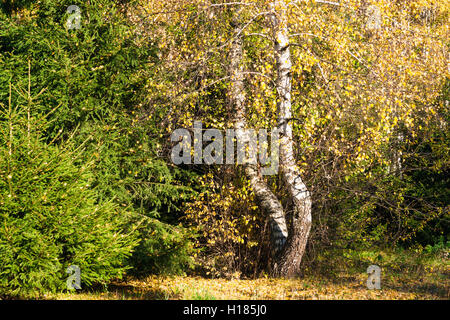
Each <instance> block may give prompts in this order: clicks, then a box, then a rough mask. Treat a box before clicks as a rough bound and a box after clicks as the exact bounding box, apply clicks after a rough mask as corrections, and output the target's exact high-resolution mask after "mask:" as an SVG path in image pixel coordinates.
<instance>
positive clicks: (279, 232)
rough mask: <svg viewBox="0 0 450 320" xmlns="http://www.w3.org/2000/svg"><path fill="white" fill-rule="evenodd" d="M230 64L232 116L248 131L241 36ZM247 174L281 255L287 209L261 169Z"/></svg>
mask: <svg viewBox="0 0 450 320" xmlns="http://www.w3.org/2000/svg"><path fill="white" fill-rule="evenodd" d="M238 18H239V10H238V12H237V13H235V19H234V20H233V27H234V30H235V34H238V33H239V30H240V28H239V27H240V24H239V23H238V21H237V19H238ZM230 62H231V63H230V76H231V90H230V93H229V98H230V103H231V106H232V109H231V110H230V113H231V114H232V117H233V122H234V126H235V128H236V129H245V128H246V126H247V121H246V118H245V100H246V99H245V90H244V74H243V67H242V65H241V63H242V38H241V36H237V37H236V38H235V39H234V41H233V43H232V48H231V53H230ZM236 138H238V139H241V141H247V140H248V136H246V135H245V134H244V133H243V131H241V130H236ZM244 170H245V174H246V176H247V177H248V178H249V179H250V182H251V186H252V188H253V191H254V192H255V195H256V200H257V201H258V204H259V206H260V207H261V208H262V209H263V210H264V212H265V213H266V214H267V215H268V217H269V218H270V224H271V239H272V245H273V249H274V251H275V253H279V252H280V251H281V250H282V249H283V247H284V245H285V243H286V239H287V235H288V234H287V226H286V220H285V216H284V212H283V207H282V206H281V204H280V202H279V201H278V199H277V197H276V196H275V195H274V194H273V192H272V191H271V190H270V188H269V187H268V186H267V184H266V183H265V181H264V180H263V178H262V176H261V175H260V173H259V172H258V167H257V165H255V164H250V163H245V164H244Z"/></svg>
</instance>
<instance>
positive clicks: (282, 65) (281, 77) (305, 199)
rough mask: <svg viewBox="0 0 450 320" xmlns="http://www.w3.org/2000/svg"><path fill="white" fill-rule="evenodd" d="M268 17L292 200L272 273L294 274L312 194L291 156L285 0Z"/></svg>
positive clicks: (302, 248) (304, 239)
mask: <svg viewBox="0 0 450 320" xmlns="http://www.w3.org/2000/svg"><path fill="white" fill-rule="evenodd" d="M270 18H271V21H272V26H273V36H274V40H275V46H274V50H275V58H276V65H277V80H276V86H277V91H278V95H279V98H278V99H279V101H278V120H279V125H280V136H281V141H280V169H281V175H282V179H283V182H284V183H285V185H286V188H287V191H288V194H289V196H290V198H291V199H290V200H291V207H292V209H291V212H292V215H291V217H290V219H291V220H290V223H289V237H288V240H287V244H286V246H285V248H284V250H283V252H282V253H281V255H280V257H279V261H278V262H277V265H276V266H275V268H274V273H275V275H278V276H284V277H290V276H294V275H295V274H296V273H297V272H298V269H299V266H300V263H301V259H302V257H303V253H304V251H305V247H306V242H307V240H308V236H309V232H310V229H311V220H312V219H311V196H310V193H309V191H308V189H307V187H306V185H305V184H304V182H303V180H302V178H301V177H300V174H299V169H298V167H297V164H296V160H295V157H294V142H293V138H292V126H291V124H290V120H291V118H292V106H291V81H292V79H291V78H292V76H291V69H292V62H291V54H290V49H289V34H288V28H287V8H286V4H285V3H284V1H278V0H277V1H274V2H273V3H272V13H271V16H270Z"/></svg>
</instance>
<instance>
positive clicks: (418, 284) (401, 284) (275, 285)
mask: <svg viewBox="0 0 450 320" xmlns="http://www.w3.org/2000/svg"><path fill="white" fill-rule="evenodd" d="M366 280H367V275H365V274H360V275H356V276H347V277H345V276H344V277H340V278H338V279H334V280H329V279H325V278H316V277H314V278H313V277H311V278H306V279H298V280H280V279H266V278H263V279H257V280H239V279H234V280H227V279H205V278H199V277H149V278H147V279H145V280H128V281H126V282H122V283H116V284H114V285H112V286H110V288H109V290H108V291H105V292H96V293H77V294H69V293H66V294H59V295H56V296H48V297H47V298H50V299H113V300H114V299H189V300H213V299H231V300H233V299H250V300H252V299H255V300H260V299H262V300H265V299H268V300H271V299H275V300H281V299H282V300H290V299H294V300H295V299H300V300H302V299H312V300H314V299H357V300H359V299H395V300H397V299H449V283H448V277H447V279H446V280H444V282H442V283H439V281H438V280H437V279H434V280H435V281H430V279H425V278H419V279H408V281H407V282H405V281H404V280H403V281H402V279H398V278H392V279H382V288H381V290H368V289H367V287H366ZM427 280H428V281H427Z"/></svg>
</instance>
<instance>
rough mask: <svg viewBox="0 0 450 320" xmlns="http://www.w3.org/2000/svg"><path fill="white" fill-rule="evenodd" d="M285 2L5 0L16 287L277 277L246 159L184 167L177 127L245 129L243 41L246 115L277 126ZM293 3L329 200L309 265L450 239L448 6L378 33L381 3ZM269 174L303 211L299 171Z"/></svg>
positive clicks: (303, 148)
mask: <svg viewBox="0 0 450 320" xmlns="http://www.w3.org/2000/svg"><path fill="white" fill-rule="evenodd" d="M272 2H273V1H242V2H237V3H235V2H232V1H203V0H202V1H200V0H165V1H156V0H152V1H109V0H91V1H72V0H70V1H66V0H60V1H51V0H41V1H3V2H2V4H1V10H0V134H1V135H0V295H3V294H8V295H17V294H18V295H22V294H28V293H43V292H46V291H48V290H52V291H60V290H64V289H65V279H66V278H67V274H65V270H66V268H67V267H68V266H69V265H78V266H79V267H80V269H81V272H82V286H84V287H86V286H90V285H93V284H99V283H101V284H108V283H110V282H111V280H112V279H116V278H120V277H122V276H123V275H124V274H126V273H127V272H128V274H133V275H136V276H145V275H148V274H150V273H152V274H159V273H164V274H168V273H183V272H186V271H188V270H190V268H192V267H195V266H196V267H197V269H196V270H197V271H200V272H201V273H202V274H206V275H210V276H227V277H237V276H239V275H241V274H242V275H245V276H249V277H257V276H260V275H262V274H266V273H268V272H270V266H271V259H272V258H273V257H272V255H271V252H270V243H269V242H270V241H269V229H270V226H269V222H268V217H267V216H265V215H264V214H263V211H262V210H261V208H259V206H258V203H257V201H256V199H255V195H254V193H253V189H252V185H251V184H250V182H249V181H248V180H247V179H246V178H245V176H244V174H243V170H242V168H241V167H239V166H232V165H224V166H217V165H211V166H206V165H205V166H200V165H182V166H175V165H173V164H172V162H171V160H170V150H171V147H172V145H173V144H172V142H171V140H170V134H171V133H172V132H173V130H175V129H177V128H192V125H193V122H194V121H195V120H201V121H202V122H203V126H204V128H217V129H221V130H225V129H227V128H231V127H232V126H233V123H232V120H231V114H230V110H231V109H230V106H229V104H230V101H229V94H230V77H229V73H228V72H229V51H230V46H231V43H232V40H233V39H235V38H236V37H238V36H239V37H242V39H243V48H244V57H243V61H242V63H241V64H242V68H243V70H244V74H245V91H246V92H245V93H246V96H247V100H248V101H247V105H246V112H247V122H248V124H249V125H250V126H251V127H252V128H267V129H268V130H270V129H271V128H273V127H275V126H277V118H276V113H277V110H276V108H277V100H278V99H279V92H277V89H276V86H275V84H274V83H275V79H276V76H277V74H276V64H275V59H274V55H275V53H274V50H273V45H274V43H273V42H274V41H273V38H272V36H273V35H272V34H271V26H270V21H268V20H269V19H267V17H266V15H267V12H268V11H270V10H271V9H270V5H271V3H272ZM285 2H286V3H288V8H289V10H288V14H287V16H288V22H289V34H290V39H291V44H290V49H291V55H292V58H291V59H292V65H293V66H292V108H293V117H292V119H290V121H291V122H292V127H293V135H294V144H295V157H296V161H297V165H298V167H299V168H300V174H301V175H302V177H303V178H304V180H305V182H306V185H307V186H308V188H309V189H310V191H311V194H312V203H313V210H312V212H313V218H312V220H313V226H312V233H311V235H310V239H309V241H308V248H307V251H306V257H305V259H304V262H303V266H304V269H305V270H306V269H307V268H308V267H311V266H312V267H317V266H318V265H321V264H323V263H324V260H326V259H329V258H330V255H333V256H342V257H346V256H351V255H353V254H354V252H355V250H356V251H357V250H367V249H369V248H373V247H391V246H397V247H404V248H414V249H415V250H418V251H424V250H425V251H428V252H430V253H431V252H438V251H442V250H448V245H449V241H450V239H449V238H448V235H449V194H450V192H449V185H450V183H449V176H450V172H449V145H450V143H449V130H448V119H449V89H450V80H449V69H448V52H447V51H448V22H447V21H448V13H449V9H450V7H449V3H448V1H442V2H439V3H433V2H432V1H428V0H414V1H409V2H408V4H404V3H403V2H401V1H394V0H383V1H377V2H376V3H375V2H374V4H376V5H377V8H378V9H377V10H378V11H377V12H378V13H379V18H380V21H379V25H378V26H376V27H373V25H370V24H369V23H368V19H369V20H370V19H373V17H374V16H373V15H372V16H370V17H368V16H367V14H366V13H367V12H369V11H367V10H368V8H369V5H370V3H371V1H363V0H348V1H342V5H336V3H335V2H332V4H330V3H328V4H327V3H323V2H322V1H317V2H316V1H285ZM325 2H326V1H325ZM369 2H370V3H369ZM333 3H334V4H333ZM70 5H76V6H78V7H79V8H80V10H81V16H80V17H81V21H80V28H75V29H68V27H67V25H66V23H67V21H68V20H69V19H70V18H71V16H72V15H73V13H69V12H67V8H68V7H69V6H70ZM238 7H240V11H239V15H238V19H237V20H239V22H240V23H242V25H243V26H244V28H243V29H242V30H241V32H240V33H239V34H235V33H233V32H234V23H235V22H236V17H235V15H236V12H237V8H238ZM372 11H373V10H372ZM233 19H234V20H233ZM377 23H378V22H377ZM265 181H266V182H267V184H268V185H269V187H270V188H271V189H272V190H273V192H274V193H275V194H276V195H277V196H278V198H280V199H282V201H281V202H282V204H283V205H284V206H286V203H287V201H288V199H287V195H286V194H285V192H284V191H283V189H282V188H281V187H280V184H279V182H280V177H278V176H270V177H265ZM446 248H447V249H446Z"/></svg>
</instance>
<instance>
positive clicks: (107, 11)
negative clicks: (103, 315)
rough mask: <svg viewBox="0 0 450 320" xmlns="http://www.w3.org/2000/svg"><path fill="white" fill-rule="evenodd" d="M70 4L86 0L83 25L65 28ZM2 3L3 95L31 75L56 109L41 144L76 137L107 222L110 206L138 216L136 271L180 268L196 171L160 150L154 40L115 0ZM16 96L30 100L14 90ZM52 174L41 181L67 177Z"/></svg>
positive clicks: (45, 108)
mask: <svg viewBox="0 0 450 320" xmlns="http://www.w3.org/2000/svg"><path fill="white" fill-rule="evenodd" d="M69 5H78V6H79V7H80V9H81V14H82V19H81V28H80V29H79V30H67V29H66V28H65V22H66V21H67V19H68V16H69V15H68V14H67V12H66V9H67V7H68V6H69ZM1 9H2V10H0V64H1V65H2V71H1V72H0V88H2V89H1V90H0V103H3V104H5V105H8V99H9V93H8V90H6V89H7V87H8V84H9V82H10V81H13V82H14V83H15V84H16V86H17V87H19V86H20V87H23V88H26V87H27V86H28V82H29V80H31V81H30V92H31V94H32V95H34V96H37V95H38V93H40V95H39V98H38V99H36V100H34V101H33V112H34V116H35V117H37V118H39V117H42V116H44V115H45V114H49V115H48V118H47V119H48V122H47V125H46V126H45V128H41V130H40V136H39V137H40V143H41V147H42V148H45V147H46V145H47V144H50V143H51V144H52V147H54V148H57V146H65V144H66V141H67V140H68V139H69V138H70V141H71V145H72V148H73V149H75V148H78V147H79V146H81V145H82V146H83V148H84V149H85V152H83V153H80V154H79V159H78V160H77V161H78V162H75V163H73V165H74V166H75V167H74V168H73V170H75V169H76V168H81V167H80V165H81V166H83V165H84V163H90V167H89V170H88V171H89V185H90V186H91V187H92V188H93V190H95V197H94V196H93V198H95V199H96V201H97V202H98V203H102V204H103V206H105V207H104V209H103V210H104V214H105V217H104V219H105V223H106V221H109V220H108V218H107V217H108V216H109V213H110V212H112V211H115V212H122V213H121V215H123V214H124V213H125V212H129V216H130V217H132V218H131V219H127V224H126V226H124V228H125V227H126V228H128V229H136V232H137V235H138V237H139V239H140V240H141V244H140V245H139V246H138V247H137V248H136V251H134V253H133V256H132V257H130V259H129V260H128V266H129V267H130V268H134V269H135V270H134V271H135V273H136V274H146V273H148V272H154V273H156V272H158V273H160V272H163V273H171V272H177V273H179V272H181V270H182V269H184V268H185V267H186V266H188V265H189V264H190V260H191V256H192V252H191V249H190V248H191V242H190V236H191V232H190V231H188V230H185V229H184V228H183V227H182V226H178V223H179V217H180V216H181V210H180V209H179V208H181V207H182V202H183V201H185V199H186V198H187V196H188V195H189V194H190V193H191V190H190V188H189V187H188V186H186V185H188V183H187V182H188V181H190V179H191V178H190V177H189V175H186V172H185V171H181V170H178V169H176V168H172V167H170V166H168V165H167V163H166V161H165V159H164V158H162V157H160V155H159V152H160V150H158V148H159V145H160V143H159V142H160V141H158V137H159V135H160V132H159V129H158V126H160V123H161V118H163V117H164V116H165V112H164V110H162V109H161V108H160V107H158V106H157V105H156V104H154V103H151V102H149V101H147V100H146V99H145V96H146V95H145V92H146V85H147V83H148V81H149V80H148V79H149V78H151V77H152V72H156V71H153V70H154V69H155V67H152V66H155V65H157V63H158V59H157V55H156V50H157V46H156V45H155V43H154V42H155V41H156V40H152V39H147V41H136V38H135V34H136V33H135V30H134V28H135V27H134V26H133V25H132V24H130V23H129V22H128V21H127V18H126V16H125V14H124V13H125V8H124V7H123V6H122V4H121V3H117V2H115V1H108V0H97V1H91V2H89V4H87V3H86V2H84V1H64V0H62V1H49V0H43V1H39V2H31V1H23V2H14V5H9V6H7V7H5V6H3V7H2V8H1ZM28 63H29V65H30V70H28ZM29 71H30V72H29ZM28 72H29V78H30V79H29V78H28V77H27V73H28ZM43 88H45V91H42V92H41V90H42V89H43ZM12 100H13V101H15V102H17V103H19V104H25V105H26V104H27V101H26V99H23V97H20V95H19V94H18V93H17V92H16V91H15V90H12ZM74 130H77V131H76V134H74V135H73V136H72V137H71V133H73V132H74ZM49 148H50V147H49ZM52 150H53V149H52ZM55 150H56V151H52V152H55V153H56V154H57V153H58V151H57V149H55ZM49 152H50V151H49ZM23 161H31V159H28V158H24V159H23ZM58 161H59V162H60V163H61V164H63V162H61V161H60V160H58ZM30 165H31V164H30ZM46 183H48V185H47V184H46ZM52 183H53V181H52V180H49V181H47V182H45V183H44V182H43V187H44V186H45V185H47V186H48V187H49V188H50V187H51V188H54V189H57V188H60V187H61V186H60V185H56V184H54V185H53V186H52ZM52 190H53V189H52ZM25 192H28V191H26V190H24V194H26V193H25ZM60 192H62V189H61V190H60ZM30 195H31V193H30ZM80 196H81V195H80ZM119 208H120V210H119ZM4 210H5V211H8V210H10V209H8V208H5V209H4ZM86 210H87V211H88V209H86ZM98 214H99V215H100V214H101V213H100V212H98ZM175 226H176V227H175ZM130 241H131V240H130ZM80 267H81V265H80ZM81 269H82V272H83V268H81Z"/></svg>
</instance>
